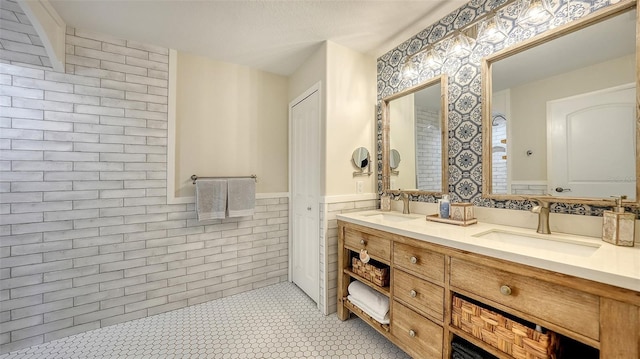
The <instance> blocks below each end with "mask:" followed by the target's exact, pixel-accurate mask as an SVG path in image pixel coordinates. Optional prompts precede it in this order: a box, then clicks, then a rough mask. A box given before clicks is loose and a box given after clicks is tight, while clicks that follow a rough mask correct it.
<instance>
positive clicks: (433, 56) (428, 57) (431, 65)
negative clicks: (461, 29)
mask: <svg viewBox="0 0 640 359" xmlns="http://www.w3.org/2000/svg"><path fill="white" fill-rule="evenodd" d="M442 63H443V61H442V57H441V56H440V54H439V53H438V51H436V49H435V48H433V47H432V48H429V49H428V50H427V51H426V52H425V54H424V65H425V66H426V67H427V68H428V69H431V70H435V69H438V68H440V67H441V66H442Z"/></svg>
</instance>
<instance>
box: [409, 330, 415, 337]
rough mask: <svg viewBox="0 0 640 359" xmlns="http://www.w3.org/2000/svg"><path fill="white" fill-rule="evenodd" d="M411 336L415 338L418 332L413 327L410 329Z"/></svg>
mask: <svg viewBox="0 0 640 359" xmlns="http://www.w3.org/2000/svg"><path fill="white" fill-rule="evenodd" d="M409 336H410V337H411V338H415V336H416V332H414V331H413V329H410V330H409Z"/></svg>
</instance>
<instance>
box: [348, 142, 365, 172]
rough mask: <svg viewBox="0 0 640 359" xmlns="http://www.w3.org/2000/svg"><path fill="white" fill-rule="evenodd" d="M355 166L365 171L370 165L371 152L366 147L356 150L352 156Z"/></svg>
mask: <svg viewBox="0 0 640 359" xmlns="http://www.w3.org/2000/svg"><path fill="white" fill-rule="evenodd" d="M351 159H352V160H353V164H354V165H356V167H358V168H359V169H361V170H362V169H365V168H366V167H367V166H368V165H369V150H367V149H366V148H364V147H359V148H356V150H355V151H353V155H352V156H351Z"/></svg>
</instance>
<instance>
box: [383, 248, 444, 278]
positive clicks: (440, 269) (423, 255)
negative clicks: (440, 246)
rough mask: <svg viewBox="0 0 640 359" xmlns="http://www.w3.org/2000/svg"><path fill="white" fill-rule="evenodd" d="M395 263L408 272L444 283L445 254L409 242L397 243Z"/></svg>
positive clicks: (394, 255)
mask: <svg viewBox="0 0 640 359" xmlns="http://www.w3.org/2000/svg"><path fill="white" fill-rule="evenodd" d="M393 263H394V264H395V265H396V266H397V267H402V268H403V269H405V270H407V271H408V272H410V273H412V274H415V275H419V276H422V277H425V278H428V279H431V280H434V281H436V282H438V283H444V255H442V254H440V253H434V252H432V251H429V250H427V249H423V248H417V247H413V246H410V245H407V244H402V243H395V244H394V246H393Z"/></svg>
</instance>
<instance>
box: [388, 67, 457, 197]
mask: <svg viewBox="0 0 640 359" xmlns="http://www.w3.org/2000/svg"><path fill="white" fill-rule="evenodd" d="M445 89H446V78H444V77H442V76H441V77H437V78H435V79H432V80H430V81H427V82H426V83H424V84H422V85H420V86H418V87H415V88H413V89H409V90H408V91H405V92H403V93H401V94H397V95H395V96H393V97H392V98H390V99H387V100H385V106H386V112H385V113H386V117H387V119H386V121H388V122H387V123H388V133H387V135H388V137H386V136H383V138H385V139H386V138H388V146H386V147H384V148H386V149H387V151H389V150H388V149H389V148H393V150H390V151H389V152H388V153H387V156H383V162H385V161H386V163H383V166H385V167H386V170H387V171H389V172H387V176H389V173H392V174H393V175H394V176H393V177H390V179H389V181H388V182H387V184H388V185H387V187H386V189H392V190H394V189H403V190H416V191H420V192H428V193H442V192H444V186H443V183H446V163H445V162H446V161H444V160H443V158H444V157H446V154H447V149H446V148H447V146H446V141H443V139H444V136H445V134H446V121H445V119H446V116H447V111H446V105H443V103H444V102H445V101H446V96H445ZM400 153H402V157H403V158H402V159H403V161H402V162H400ZM383 176H384V173H383ZM388 178H389V177H388Z"/></svg>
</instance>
